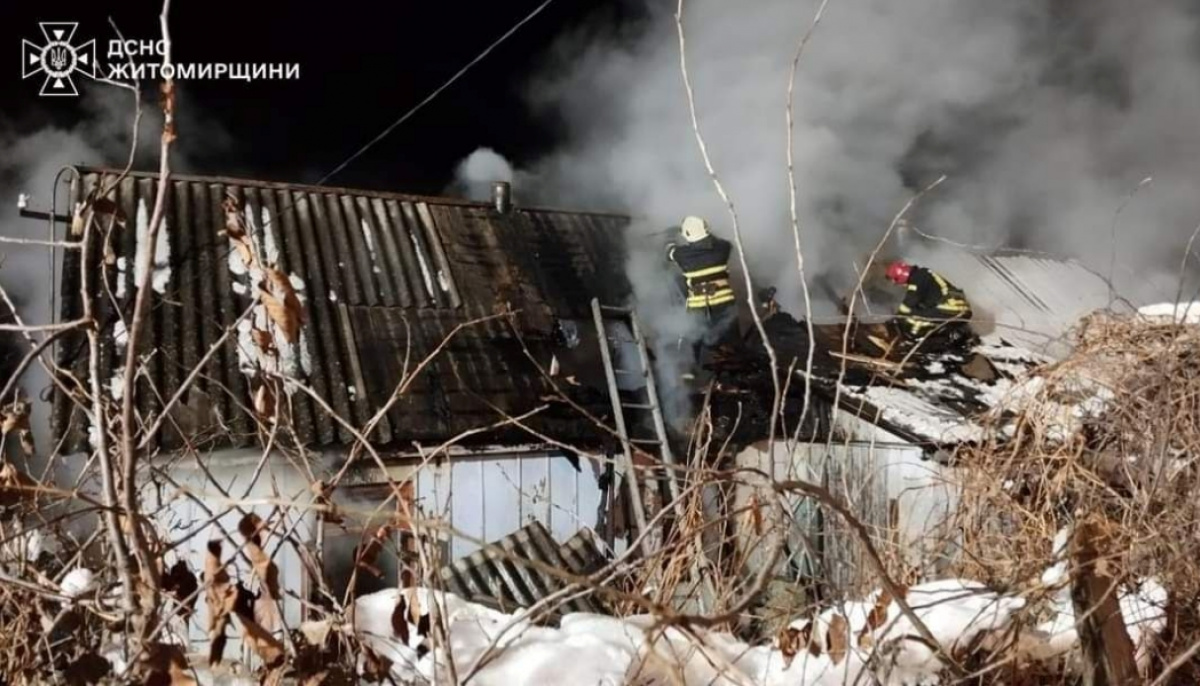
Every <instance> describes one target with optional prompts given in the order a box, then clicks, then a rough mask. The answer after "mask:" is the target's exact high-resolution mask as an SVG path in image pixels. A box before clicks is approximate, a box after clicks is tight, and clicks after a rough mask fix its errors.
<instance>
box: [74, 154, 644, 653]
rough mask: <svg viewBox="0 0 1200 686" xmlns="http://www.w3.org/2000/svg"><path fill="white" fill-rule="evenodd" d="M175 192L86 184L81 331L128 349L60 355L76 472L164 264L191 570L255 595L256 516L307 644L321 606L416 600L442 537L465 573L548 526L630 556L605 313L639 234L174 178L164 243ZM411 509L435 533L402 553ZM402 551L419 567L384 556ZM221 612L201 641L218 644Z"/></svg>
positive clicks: (144, 180)
mask: <svg viewBox="0 0 1200 686" xmlns="http://www.w3.org/2000/svg"><path fill="white" fill-rule="evenodd" d="M157 184H158V178H157V176H156V175H154V174H146V173H131V174H125V175H122V174H121V173H120V172H118V171H116V170H111V169H80V170H79V173H78V175H77V177H76V178H75V179H74V181H73V190H72V194H73V200H74V203H76V206H77V207H79V206H82V205H81V203H82V202H83V201H84V200H85V199H86V198H89V197H91V196H92V195H93V193H95V192H96V191H97V189H106V190H107V189H109V188H111V193H110V194H109V195H108V196H105V197H107V198H108V202H105V203H94V204H93V205H92V206H91V209H90V210H89V214H88V215H87V216H84V217H82V218H83V219H84V220H85V221H88V222H92V221H94V230H93V238H94V243H93V246H92V250H91V251H90V253H89V254H90V255H91V256H92V258H93V262H92V263H91V264H90V265H86V267H87V269H86V271H87V273H88V279H89V282H88V283H87V284H81V278H82V277H81V273H82V272H83V271H84V270H81V267H82V266H85V265H81V264H80V261H81V259H82V258H81V254H80V252H79V251H68V252H67V254H66V255H65V256H64V267H63V270H62V274H63V278H62V282H61V285H60V293H61V302H62V310H61V312H60V313H59V315H60V317H61V319H62V320H63V321H69V320H71V319H74V318H77V317H79V316H80V314H81V312H82V311H83V302H84V301H83V299H84V298H85V297H86V298H90V299H91V306H92V307H93V308H94V311H95V312H96V314H97V317H98V319H99V327H100V329H99V330H100V333H101V338H102V341H103V344H102V345H101V347H100V353H99V359H97V360H91V359H89V354H88V346H87V339H86V337H85V336H84V335H83V334H82V333H81V332H76V333H73V334H71V335H69V336H66V337H65V338H64V339H62V340H61V341H60V342H59V344H58V347H57V352H56V354H57V362H58V364H59V365H60V367H61V368H62V370H63V373H62V375H61V380H62V382H63V384H64V386H63V388H65V389H67V391H69V392H62V391H61V390H60V392H59V393H58V395H57V396H56V398H55V406H54V412H53V435H54V438H55V440H56V441H58V442H59V443H60V444H61V446H62V449H61V452H63V453H67V454H73V453H86V452H89V451H90V450H92V448H93V446H94V445H95V442H94V441H95V438H96V435H97V432H98V431H100V430H101V429H102V427H97V426H95V425H94V419H93V417H94V414H93V413H92V412H91V411H90V409H89V408H90V407H92V406H91V393H90V391H89V388H88V385H87V382H86V380H87V379H88V373H89V367H90V365H93V364H95V365H96V366H97V368H98V370H99V374H100V376H101V378H102V379H103V380H104V389H105V393H104V395H105V396H106V397H104V398H101V399H100V401H101V402H103V403H104V404H105V406H106V407H108V408H109V416H110V417H111V416H113V414H114V412H113V411H114V410H115V409H117V408H118V406H119V403H120V401H121V400H122V397H123V390H122V385H121V383H120V380H121V379H122V374H123V372H124V369H123V365H124V354H125V346H126V345H127V344H128V340H129V330H130V327H131V321H130V318H131V314H132V311H133V306H134V301H135V298H136V296H137V292H136V284H137V277H138V276H140V275H139V274H138V273H137V269H138V266H139V264H140V263H139V261H138V260H137V257H138V256H139V255H142V254H145V252H149V253H151V255H152V260H151V264H152V269H153V273H152V274H151V275H150V281H149V287H150V288H152V289H153V293H151V294H149V296H150V301H149V309H148V315H147V318H146V319H145V323H144V327H143V329H142V335H141V336H140V337H139V338H138V340H137V355H138V358H139V359H140V360H141V364H140V368H141V370H140V371H139V373H138V374H137V376H136V384H137V389H138V392H137V395H136V398H137V402H136V413H137V416H138V418H139V421H140V422H142V423H143V425H144V426H148V425H151V424H154V423H155V422H162V426H163V430H162V431H161V432H157V433H155V434H154V435H153V436H152V437H151V438H149V439H147V440H146V441H145V445H144V447H145V449H146V451H147V453H148V455H149V457H148V459H147V460H146V461H145V469H147V470H148V471H147V473H146V475H143V476H148V475H149V473H150V472H149V470H153V471H154V474H155V476H156V478H155V479H153V480H151V479H145V482H146V483H147V487H146V488H145V489H144V492H143V498H144V499H145V500H146V502H147V506H146V511H148V512H154V513H155V517H156V520H157V522H158V524H159V525H161V526H162V527H164V528H165V529H166V530H167V531H169V533H170V538H171V539H172V540H179V541H182V542H183V543H182V545H181V547H179V548H178V549H176V550H173V551H172V552H171V554H170V555H169V557H170V558H171V559H172V560H175V559H178V560H182V561H185V562H186V563H187V564H188V565H189V566H190V567H191V568H192V569H193V570H196V571H198V569H199V567H200V566H201V565H202V563H203V560H204V558H205V555H206V551H207V550H208V544H209V541H210V540H214V539H216V540H221V541H223V543H224V545H223V548H222V550H221V555H222V556H223V557H224V559H229V560H232V561H233V563H234V564H235V565H237V566H238V568H239V569H240V572H239V573H240V574H241V578H242V579H244V580H249V579H251V578H252V577H251V575H250V574H249V572H248V570H249V562H248V560H247V559H246V558H245V556H244V553H242V552H241V551H240V547H241V543H242V542H243V540H244V539H243V538H242V537H241V536H240V534H239V531H238V525H239V523H240V522H241V520H242V518H243V517H244V516H245V515H246V513H248V512H254V513H257V514H258V515H259V516H260V517H261V518H262V519H263V520H264V521H265V522H266V526H267V527H268V536H267V539H268V540H269V545H266V546H264V547H265V548H266V552H267V553H268V554H269V555H272V556H273V557H274V560H275V561H276V563H277V565H278V567H279V570H280V585H281V587H283V588H284V589H288V597H287V598H285V600H284V602H283V611H284V616H285V620H286V622H287V625H288V626H293V627H294V626H297V625H298V622H299V621H300V619H301V618H302V616H303V614H304V611H303V607H304V604H305V603H306V602H309V601H314V602H320V599H321V598H325V599H328V598H329V597H331V596H332V597H337V598H339V599H340V598H342V597H344V596H345V594H346V589H347V588H348V587H349V585H350V581H351V578H354V579H355V582H356V583H355V592H369V591H371V590H374V589H375V588H378V587H380V586H383V585H389V584H390V585H394V584H395V583H396V582H397V580H398V579H403V578H404V575H405V574H406V573H409V571H408V570H406V569H405V562H406V559H405V554H403V551H412V550H413V546H412V541H413V537H414V536H418V535H419V536H424V537H426V539H427V540H434V541H435V542H436V543H437V544H438V546H437V549H438V550H439V551H440V553H439V555H440V557H442V558H443V559H442V560H441V563H442V564H445V563H448V562H450V561H451V560H454V559H458V558H461V557H463V556H465V555H468V554H469V553H471V552H472V551H474V550H476V549H478V548H479V546H480V545H481V543H484V542H487V541H494V540H497V539H499V538H502V537H504V536H507V535H509V534H512V533H513V532H516V531H517V530H519V529H521V528H522V527H523V526H524V525H525V524H527V523H529V522H531V521H536V522H540V523H541V524H542V525H543V526H544V527H545V529H546V530H548V531H549V532H550V533H551V534H552V535H553V537H554V538H555V539H556V540H557V541H558V542H560V543H561V542H563V541H566V540H567V539H569V538H570V537H572V536H573V535H575V534H576V533H577V532H578V531H580V530H594V531H596V532H597V534H598V538H599V539H601V540H603V541H606V542H607V543H608V544H610V545H615V544H616V539H617V538H619V534H620V533H621V532H620V531H615V532H614V528H616V527H618V526H619V523H618V524H617V525H614V523H613V522H614V520H615V519H619V517H612V516H609V515H610V514H611V513H613V512H615V511H616V509H617V508H614V505H613V501H614V497H615V496H614V491H615V490H616V489H614V488H613V484H614V482H616V481H617V479H616V478H614V470H613V467H612V464H613V461H612V460H611V459H609V457H610V456H611V455H614V454H616V452H617V451H618V446H617V444H616V441H615V440H614V437H613V435H612V434H611V432H610V431H608V430H607V429H605V428H604V427H603V426H602V424H604V423H606V422H608V421H609V420H610V419H611V417H610V415H611V404H610V401H609V398H608V396H607V391H606V390H605V388H606V387H605V384H604V372H603V368H602V366H601V365H600V362H599V342H598V341H597V339H596V334H595V329H594V327H593V325H592V321H593V320H592V316H593V315H592V310H591V301H592V300H593V299H598V300H599V301H600V302H603V303H606V304H613V305H621V304H624V303H625V302H626V300H627V299H628V297H629V294H630V286H629V283H628V282H627V281H626V279H625V276H624V259H625V257H624V255H625V247H624V230H625V227H626V225H627V223H628V219H627V218H625V217H622V216H618V215H610V214H599V213H586V212H566V211H559V210H552V209H535V208H526V207H513V206H511V204H509V203H508V202H507V197H501V198H499V199H498V200H500V202H496V203H492V204H487V203H476V202H468V201H464V200H460V199H454V198H440V197H416V196H408V195H402V194H396V193H380V192H372V191H358V190H350V189H339V188H329V187H310V186H302V185H296V184H282V183H271V182H265V181H253V180H244V179H230V178H218V177H191V176H182V175H173V176H172V177H171V178H170V180H169V183H168V184H167V197H166V204H165V215H164V216H165V219H164V222H163V225H162V229H161V231H160V233H159V236H158V239H157V240H156V241H155V244H154V245H150V241H149V235H148V227H149V224H150V216H151V214H152V213H153V210H154V206H155V201H156V193H157ZM505 191H506V189H505V188H503V187H502V188H501V192H505ZM81 285H82V286H83V287H82V288H81ZM81 293H84V294H86V295H81ZM292 298H294V302H293V301H292ZM293 310H294V311H293ZM268 372H269V373H268ZM189 384H190V385H189ZM185 388H186V389H187V390H183V389H185ZM176 395H178V396H179V398H178V402H173V401H172V399H173V398H174V397H175V396H176ZM164 407H168V411H166V412H165V413H164V409H163V408H164ZM364 427H372V428H371V430H370V431H369V432H367V433H366V434H365V436H364V438H365V439H366V441H367V443H368V444H369V445H370V448H369V449H367V448H366V447H365V446H364V445H363V443H362V441H359V440H358V437H357V432H358V430H359V429H363V428H364ZM79 459H82V458H79ZM389 479H390V480H394V481H395V482H396V483H398V484H400V486H399V487H398V488H394V487H393V486H392V485H391V482H390V481H389ZM334 481H336V482H337V484H338V488H337V489H336V490H334V491H333V493H332V495H330V494H329V493H328V492H327V491H325V490H323V486H326V485H328V484H330V483H332V482H334ZM151 482H153V483H154V484H155V485H154V487H153V488H151V487H150V483H151ZM398 500H403V501H404V502H403V504H400V503H399V502H398ZM330 507H334V508H336V510H334V511H330ZM397 510H400V511H401V512H404V511H408V510H411V511H412V512H413V513H414V515H418V517H417V518H418V519H419V521H421V522H425V523H424V524H422V526H421V527H413V528H411V529H408V530H402V531H399V532H397V531H391V530H386V531H384V532H383V533H382V534H381V533H380V530H379V528H378V522H379V521H381V517H386V516H387V515H388V514H391V513H395V512H397ZM377 515H379V516H377ZM450 528H453V530H454V532H455V533H453V534H452V533H451V532H450ZM377 535H380V536H383V537H384V538H386V539H387V540H388V541H390V544H394V545H395V546H396V547H397V548H398V549H399V550H401V551H402V554H401V555H399V556H394V555H382V556H378V557H376V556H374V555H369V556H367V557H370V559H364V556H365V554H364V551H366V550H368V549H370V548H371V546H372V541H373V540H374V539H373V537H375V536H377ZM314 550H321V551H322V552H323V553H324V555H323V559H324V560H325V561H326V570H325V571H326V574H325V575H324V576H325V577H327V580H328V581H327V583H326V582H325V581H321V578H322V576H323V575H322V574H320V573H319V570H318V569H317V568H316V564H317V563H316V560H315V556H314V555H312V551H314ZM356 559H358V560H361V561H362V563H361V564H359V565H357V567H356V565H355V564H354V563H353V561H354V560H356ZM314 599H317V600H314ZM200 605H201V606H202V605H203V603H200ZM206 612H207V610H206V608H204V607H198V616H197V617H196V618H195V619H194V620H193V621H192V623H191V626H190V629H189V632H190V634H191V636H192V638H193V639H194V641H197V642H199V643H200V644H202V643H203V642H204V641H205V640H206V636H205V635H204V627H205V622H206ZM194 645H195V644H194Z"/></svg>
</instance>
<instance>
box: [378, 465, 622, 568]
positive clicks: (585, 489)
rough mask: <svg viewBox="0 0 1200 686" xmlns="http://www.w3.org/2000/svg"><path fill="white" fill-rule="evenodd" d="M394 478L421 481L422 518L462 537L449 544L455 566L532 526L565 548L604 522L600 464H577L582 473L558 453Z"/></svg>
mask: <svg viewBox="0 0 1200 686" xmlns="http://www.w3.org/2000/svg"><path fill="white" fill-rule="evenodd" d="M389 472H390V475H391V477H392V478H394V479H397V480H401V481H403V480H408V479H412V480H413V481H414V482H415V486H416V488H415V501H416V505H417V507H418V509H419V510H420V512H421V514H422V515H423V516H424V517H426V518H438V519H440V520H442V521H443V522H444V523H445V524H446V526H448V527H451V528H453V529H455V530H456V531H457V532H458V533H459V534H461V535H456V536H448V537H447V541H448V544H449V552H450V555H451V558H452V559H458V558H460V557H464V556H466V555H470V554H471V553H472V552H474V551H476V550H478V549H479V548H480V544H479V541H484V542H491V541H495V540H496V539H498V538H502V537H504V536H507V535H508V534H510V533H513V532H514V531H516V530H517V529H520V528H521V527H523V526H525V525H526V524H528V523H530V522H532V521H534V520H537V521H540V522H542V523H543V524H545V525H546V528H547V529H549V530H550V533H551V534H552V535H553V536H554V538H555V540H557V541H559V542H560V543H561V542H563V541H566V540H567V539H568V538H570V537H571V536H572V535H574V534H575V533H576V532H577V531H579V530H580V529H581V528H595V527H596V526H597V523H598V521H599V512H600V503H601V496H602V493H601V490H600V486H599V483H598V480H597V476H596V471H595V469H594V463H593V462H592V461H591V460H588V459H587V458H586V457H580V458H579V460H578V469H577V468H576V467H575V465H574V464H573V463H572V460H571V459H569V458H568V457H566V456H565V455H564V454H563V453H561V452H558V451H555V452H545V451H533V452H517V453H497V454H491V455H455V456H453V457H451V458H450V459H446V460H441V461H438V462H434V463H431V464H426V465H424V466H417V465H398V466H396V467H393V468H390V469H389ZM472 539H475V540H472Z"/></svg>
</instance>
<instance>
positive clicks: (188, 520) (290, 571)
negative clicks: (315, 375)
mask: <svg viewBox="0 0 1200 686" xmlns="http://www.w3.org/2000/svg"><path fill="white" fill-rule="evenodd" d="M259 459H260V455H259V454H258V453H251V452H247V451H234V450H230V451H223V452H218V453H215V454H213V455H211V456H209V457H207V458H205V465H206V467H207V470H208V472H209V474H211V476H212V479H211V480H210V478H209V476H208V475H206V474H205V473H204V472H203V471H202V470H200V469H198V468H197V467H196V465H195V463H194V461H191V460H182V461H180V462H179V463H178V464H176V465H175V466H174V467H172V468H171V469H170V474H171V477H172V479H174V480H175V481H176V482H177V483H178V484H179V486H181V487H185V488H187V489H188V490H190V491H191V492H193V493H195V494H197V495H198V496H199V497H200V499H201V500H203V501H204V504H203V506H202V505H201V504H200V503H197V502H196V501H195V500H194V499H192V498H188V497H186V496H182V495H178V494H177V493H176V492H175V489H174V488H171V487H169V486H168V487H165V488H163V489H162V490H161V491H159V492H157V493H147V494H146V497H147V498H148V502H149V504H150V505H151V506H152V507H153V508H154V509H155V510H158V511H160V514H159V515H158V523H159V525H160V526H161V527H163V528H164V529H165V530H166V531H167V535H168V537H169V539H170V540H181V539H184V538H186V539H187V541H186V542H185V543H184V544H183V545H181V546H180V547H179V548H178V549H177V550H176V552H175V553H174V554H173V555H170V556H168V558H167V564H168V565H170V564H172V563H174V561H175V560H176V559H179V558H182V559H184V560H186V561H187V563H188V565H189V566H190V567H191V569H192V571H193V572H194V573H195V574H196V575H197V577H198V578H199V577H200V575H201V574H202V572H203V568H204V560H205V556H206V554H207V546H208V542H209V541H210V540H212V539H222V541H223V544H222V552H223V556H224V557H225V558H226V559H229V558H230V557H232V556H234V555H235V553H236V551H237V550H239V548H240V545H241V544H242V543H243V541H244V539H243V538H242V537H241V535H240V534H239V533H238V530H237V525H238V522H239V521H240V520H241V518H242V516H243V515H244V514H245V513H246V512H248V511H251V510H253V511H254V512H256V513H258V514H259V516H261V517H262V518H263V519H264V520H266V521H268V522H277V523H278V526H276V527H274V529H273V530H274V531H277V532H279V533H278V535H273V536H270V537H269V540H268V541H267V544H266V546H265V549H266V552H267V554H268V555H272V556H273V559H274V561H275V563H276V565H277V566H278V567H279V573H280V578H279V581H280V586H281V587H282V592H283V594H284V596H285V602H284V620H285V623H286V625H287V626H289V627H293V628H294V627H298V626H299V625H300V622H301V620H302V616H301V615H302V605H301V603H300V600H299V597H301V596H303V595H304V594H306V593H307V592H308V584H307V580H306V572H305V570H304V567H303V564H302V562H301V557H300V554H299V553H298V551H297V548H296V544H299V545H307V544H309V543H310V542H311V541H313V536H314V534H313V527H314V526H315V525H316V517H315V515H314V514H312V513H311V512H309V511H306V510H305V509H303V508H281V507H278V506H277V505H275V504H256V505H254V506H253V507H252V508H251V507H247V508H244V509H242V510H234V511H232V512H229V513H226V514H224V515H223V516H221V517H220V518H219V519H218V520H217V521H216V522H213V521H212V516H211V515H209V514H208V513H207V512H206V508H207V509H208V510H211V511H213V512H219V511H220V510H221V509H222V507H223V505H222V502H223V500H224V496H222V495H221V493H220V491H221V490H222V489H223V490H225V491H226V492H227V493H229V495H230V497H231V498H233V499H239V500H242V499H244V500H251V501H253V500H257V501H259V502H262V501H265V500H271V501H283V502H298V503H302V504H306V503H308V502H310V499H311V491H310V478H309V476H308V474H307V470H306V471H305V472H301V471H299V470H298V469H297V467H296V466H295V465H294V464H293V463H291V462H289V461H288V460H286V459H283V458H281V457H277V458H274V459H272V460H270V461H269V462H268V464H267V466H266V468H265V469H264V470H263V472H262V475H261V476H260V477H259V479H258V481H257V483H256V484H255V485H254V487H253V488H250V489H249V491H248V493H247V487H248V486H249V482H250V479H251V476H252V474H253V473H254V471H255V468H256V467H257V465H258V463H259ZM579 463H580V470H579V471H577V470H576V469H575V467H574V466H573V465H572V464H571V461H570V460H568V459H567V458H566V457H564V456H562V455H561V454H558V453H545V452H537V453H521V454H495V455H488V456H461V455H455V456H453V457H451V458H449V459H446V460H442V461H441V462H440V463H436V464H430V465H426V466H425V467H423V468H421V469H419V470H415V471H414V470H413V469H412V468H409V467H397V468H395V469H393V470H389V471H391V472H392V473H391V476H392V478H395V479H398V480H399V479H413V480H414V481H415V484H416V494H415V497H416V499H417V505H418V507H419V508H420V509H421V510H422V514H423V515H424V516H426V517H444V518H445V519H446V520H447V523H448V524H449V525H450V526H452V527H454V528H456V529H458V530H460V531H461V532H462V533H463V534H464V536H463V537H454V538H453V540H452V541H451V545H450V551H451V556H452V557H453V558H454V559H457V558H459V557H462V556H464V555H469V554H470V553H471V552H474V551H475V550H477V549H478V547H479V544H478V543H477V542H475V541H473V540H470V539H472V538H473V539H479V540H482V541H487V542H490V541H494V540H496V539H498V538H501V537H503V536H506V535H508V534H510V533H513V532H514V531H516V530H517V529H519V528H521V527H522V526H524V525H525V524H527V523H529V522H530V521H533V520H538V521H541V522H543V523H544V524H546V526H547V528H548V529H550V531H551V533H552V534H553V535H554V537H555V539H557V540H559V541H565V540H567V539H568V538H570V537H571V536H572V535H573V534H575V532H577V531H578V530H579V529H581V528H585V527H587V528H594V527H595V526H596V524H597V515H598V510H599V506H600V498H601V492H600V489H599V486H598V484H597V481H596V476H595V472H594V470H593V468H592V465H591V463H590V462H589V461H588V460H587V459H586V458H580V461H579ZM312 471H313V472H314V473H315V474H316V475H317V476H318V478H320V476H321V471H322V470H321V469H320V466H319V465H312ZM213 480H215V481H216V483H215V484H214V483H213ZM218 486H219V487H220V488H218ZM289 533H290V540H284V538H285V536H286V535H287V534H289ZM228 569H229V571H230V573H231V575H233V577H234V579H235V580H241V581H242V582H243V583H244V584H245V585H246V586H247V587H248V588H250V589H251V590H256V589H257V582H256V580H255V577H254V574H253V572H252V570H251V568H250V565H249V564H248V562H247V561H246V560H245V559H242V558H235V561H234V563H233V564H231V565H229V567H228ZM207 626H208V608H207V607H206V605H205V603H204V598H203V596H201V597H200V598H198V599H197V603H196V614H195V615H194V616H193V617H192V619H191V621H190V622H189V623H188V626H187V628H186V630H185V629H183V628H182V626H180V628H179V630H178V633H180V634H184V633H185V632H186V635H187V640H188V642H189V649H190V650H191V651H193V652H200V653H204V652H207V651H208V645H209V642H208V636H207V632H206V628H207ZM227 634H228V635H229V637H230V641H229V644H228V647H227V648H226V651H225V657H226V658H227V659H239V658H242V657H248V655H244V653H243V647H242V645H241V643H240V641H238V640H236V639H237V637H238V636H240V635H241V629H240V627H239V626H238V625H237V623H236V621H235V622H234V623H233V625H232V627H231V629H230V630H229V631H228V632H227Z"/></svg>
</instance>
